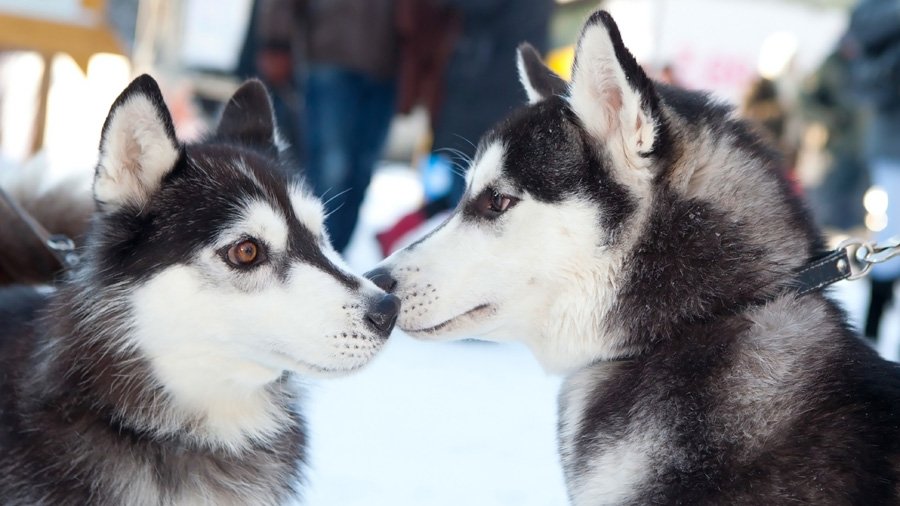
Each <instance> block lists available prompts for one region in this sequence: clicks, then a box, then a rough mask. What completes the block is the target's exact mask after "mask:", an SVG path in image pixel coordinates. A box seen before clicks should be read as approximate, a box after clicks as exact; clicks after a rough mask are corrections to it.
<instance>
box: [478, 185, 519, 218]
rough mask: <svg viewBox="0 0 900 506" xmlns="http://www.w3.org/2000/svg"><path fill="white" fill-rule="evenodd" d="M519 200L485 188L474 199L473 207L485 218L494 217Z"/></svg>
mask: <svg viewBox="0 0 900 506" xmlns="http://www.w3.org/2000/svg"><path fill="white" fill-rule="evenodd" d="M518 202H519V199H517V198H515V197H510V196H509V195H503V194H502V193H500V192H498V191H496V190H494V189H492V188H487V189H485V190H484V191H483V192H481V195H479V196H478V199H476V201H475V209H476V210H477V213H478V214H479V215H481V216H484V217H486V218H495V217H497V216H499V215H501V214H503V213H504V212H506V211H507V210H508V209H509V208H510V207H512V206H514V205H516V203H518Z"/></svg>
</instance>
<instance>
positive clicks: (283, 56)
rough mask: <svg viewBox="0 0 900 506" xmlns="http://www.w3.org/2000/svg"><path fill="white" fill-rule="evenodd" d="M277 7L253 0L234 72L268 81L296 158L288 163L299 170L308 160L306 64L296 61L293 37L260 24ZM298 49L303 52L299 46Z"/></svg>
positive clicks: (290, 154)
mask: <svg viewBox="0 0 900 506" xmlns="http://www.w3.org/2000/svg"><path fill="white" fill-rule="evenodd" d="M275 8H279V6H276V5H274V3H273V2H266V1H265V0H254V2H253V7H252V8H251V10H250V13H251V14H250V21H249V23H248V28H247V33H246V35H245V37H244V43H243V46H242V48H241V53H240V55H239V57H238V63H237V68H236V69H235V74H237V77H238V78H239V79H240V80H241V81H243V80H246V79H249V78H252V77H256V78H259V79H260V80H262V82H263V83H265V85H266V88H268V90H269V93H270V96H271V99H272V108H273V110H274V112H275V120H276V122H277V124H278V133H279V134H280V135H281V137H282V140H284V141H285V142H286V144H287V145H286V146H285V147H284V149H285V150H286V151H287V154H288V157H289V159H293V163H288V164H285V166H286V167H290V166H294V168H295V169H296V171H297V173H299V172H300V166H299V165H300V163H301V161H302V160H304V159H305V151H306V149H305V146H306V137H305V136H304V135H303V132H304V128H303V126H304V123H305V117H304V110H305V109H304V102H303V82H304V77H303V65H302V59H300V60H298V62H297V63H299V64H295V61H294V57H293V54H292V51H293V50H294V48H293V47H292V46H293V45H292V43H291V42H292V39H287V38H285V37H283V36H282V35H281V34H280V33H279V32H276V33H275V34H274V35H272V34H269V33H268V32H267V30H268V29H269V27H268V25H267V26H265V27H264V26H261V24H262V23H263V21H262V18H261V17H262V16H265V20H266V21H265V22H266V23H269V22H270V21H269V20H270V19H271V18H272V16H276V15H277V14H276V13H275V12H273V11H272V10H271V9H275ZM296 51H298V52H300V53H302V49H301V48H300V47H297V48H296ZM287 175H288V176H291V175H293V174H287Z"/></svg>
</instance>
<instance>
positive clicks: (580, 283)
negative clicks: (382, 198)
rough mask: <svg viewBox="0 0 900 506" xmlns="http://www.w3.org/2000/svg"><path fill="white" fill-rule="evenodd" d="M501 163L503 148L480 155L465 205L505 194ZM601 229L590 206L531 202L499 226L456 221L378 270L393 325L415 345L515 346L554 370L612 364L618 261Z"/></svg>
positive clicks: (524, 197)
mask: <svg viewBox="0 0 900 506" xmlns="http://www.w3.org/2000/svg"><path fill="white" fill-rule="evenodd" d="M503 159H504V149H503V147H502V145H500V144H492V145H490V146H488V147H487V148H486V149H485V150H484V151H483V153H482V155H481V156H480V157H479V158H478V160H476V162H475V164H474V166H473V167H472V169H471V170H470V173H469V179H470V192H469V195H470V198H475V197H476V196H477V195H478V193H479V192H480V191H481V190H482V189H483V188H485V187H488V186H492V187H497V188H501V189H502V188H504V187H506V186H507V185H508V183H507V182H505V181H504V180H503V178H502V176H501V174H502V163H503ZM600 222H601V220H600V217H599V216H598V211H597V207H596V205H594V204H593V203H590V202H584V201H581V200H578V199H572V200H570V201H567V202H564V203H561V204H560V203H556V204H547V203H542V202H538V201H537V200H534V199H532V198H530V197H529V196H528V195H521V201H520V202H519V203H518V204H517V205H516V206H515V207H514V208H513V209H511V210H510V211H509V212H508V213H507V214H506V215H504V216H502V217H501V218H500V219H499V220H498V221H497V223H491V224H488V223H480V222H473V221H470V220H467V219H465V218H464V215H462V214H456V215H454V216H453V217H452V218H451V219H450V220H449V221H448V222H447V223H446V224H445V225H444V226H443V227H442V228H441V229H440V230H438V231H436V232H435V233H434V234H432V235H431V236H430V237H429V238H428V239H427V240H425V241H423V242H421V243H419V244H418V245H417V246H416V247H415V248H414V249H413V250H412V251H409V252H406V251H401V252H398V253H396V254H395V255H393V256H392V257H391V258H390V259H389V260H387V261H386V262H385V263H386V264H387V265H389V268H390V269H391V271H392V273H393V275H394V276H395V277H396V278H397V280H398V289H397V292H396V294H397V296H399V297H400V298H401V300H402V301H403V308H402V309H401V313H400V317H399V319H398V325H399V326H400V328H402V329H403V330H404V331H407V332H410V333H411V334H413V335H415V336H418V337H422V338H438V337H439V338H442V339H444V338H452V337H461V336H466V335H471V334H472V333H475V334H478V335H481V336H483V337H485V338H488V339H494V340H500V341H502V340H508V339H517V340H521V341H523V342H524V343H525V344H526V345H528V346H529V347H530V348H531V349H532V351H533V352H534V354H535V355H536V356H537V358H538V360H539V361H540V362H541V364H542V365H543V366H544V367H545V368H546V369H548V370H551V371H568V370H571V369H574V368H577V367H580V366H583V365H585V364H588V363H590V362H593V361H594V360H597V359H609V358H615V357H617V356H618V354H619V353H620V351H619V350H617V349H616V348H614V347H613V346H612V344H611V343H612V340H610V339H608V336H606V335H605V330H604V325H603V318H604V315H605V314H606V312H607V311H609V309H610V308H611V306H612V302H613V296H614V293H615V289H616V283H617V276H618V266H619V265H620V264H621V261H622V260H621V253H619V252H617V251H608V249H607V247H606V246H605V245H604V244H598V243H597V242H596V241H597V238H598V237H602V236H603V235H604V233H603V231H600V230H597V227H598V223H600ZM461 273H465V275H462V274H461ZM478 307H483V309H480V310H478V311H476V312H474V313H469V311H471V310H473V309H474V308H478ZM438 325H441V328H440V329H439V331H437V332H435V331H429V330H428V329H431V328H433V327H435V326H438Z"/></svg>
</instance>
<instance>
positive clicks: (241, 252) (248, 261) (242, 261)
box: [225, 239, 261, 267]
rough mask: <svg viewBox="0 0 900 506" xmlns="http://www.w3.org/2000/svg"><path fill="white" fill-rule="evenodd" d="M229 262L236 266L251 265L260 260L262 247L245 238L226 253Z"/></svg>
mask: <svg viewBox="0 0 900 506" xmlns="http://www.w3.org/2000/svg"><path fill="white" fill-rule="evenodd" d="M225 256H226V258H228V262H229V263H231V265H234V266H235V267H249V266H251V265H253V264H254V263H256V262H257V261H258V260H260V257H261V255H260V248H259V245H257V244H256V242H254V241H252V240H250V239H245V240H243V241H241V242H239V243H237V244H235V245H233V246H231V247H229V248H228V251H227V252H226V254H225Z"/></svg>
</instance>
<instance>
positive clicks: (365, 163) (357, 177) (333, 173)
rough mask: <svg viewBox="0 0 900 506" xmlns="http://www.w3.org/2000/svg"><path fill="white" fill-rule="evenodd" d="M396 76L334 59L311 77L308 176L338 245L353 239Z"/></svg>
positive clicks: (308, 89) (384, 132) (313, 69)
mask: <svg viewBox="0 0 900 506" xmlns="http://www.w3.org/2000/svg"><path fill="white" fill-rule="evenodd" d="M395 95H396V93H395V87H394V82H393V80H379V79H376V78H374V77H371V76H368V75H365V74H361V73H359V72H354V71H352V70H348V69H344V68H341V67H336V66H330V65H313V66H312V67H310V68H309V73H308V77H307V83H306V120H307V121H306V132H305V133H306V141H307V143H306V156H307V180H308V182H309V184H310V186H311V187H312V189H313V191H314V192H315V194H316V195H317V196H318V197H319V198H321V199H322V200H323V201H324V202H327V203H326V205H325V212H326V213H328V218H327V219H326V220H325V227H326V228H327V229H328V233H329V235H330V236H331V242H332V244H333V245H334V248H335V249H336V250H337V251H343V250H344V248H346V247H347V243H349V242H350V237H351V236H352V234H353V229H354V228H356V222H357V220H358V218H359V208H360V206H361V205H362V202H363V199H364V198H365V196H366V189H367V188H368V187H369V181H371V179H372V172H373V170H374V168H375V163H376V162H377V161H378V158H379V157H380V156H381V151H382V148H383V146H384V141H385V138H386V137H387V133H388V127H389V126H390V122H391V118H392V117H393V113H394V100H395Z"/></svg>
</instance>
